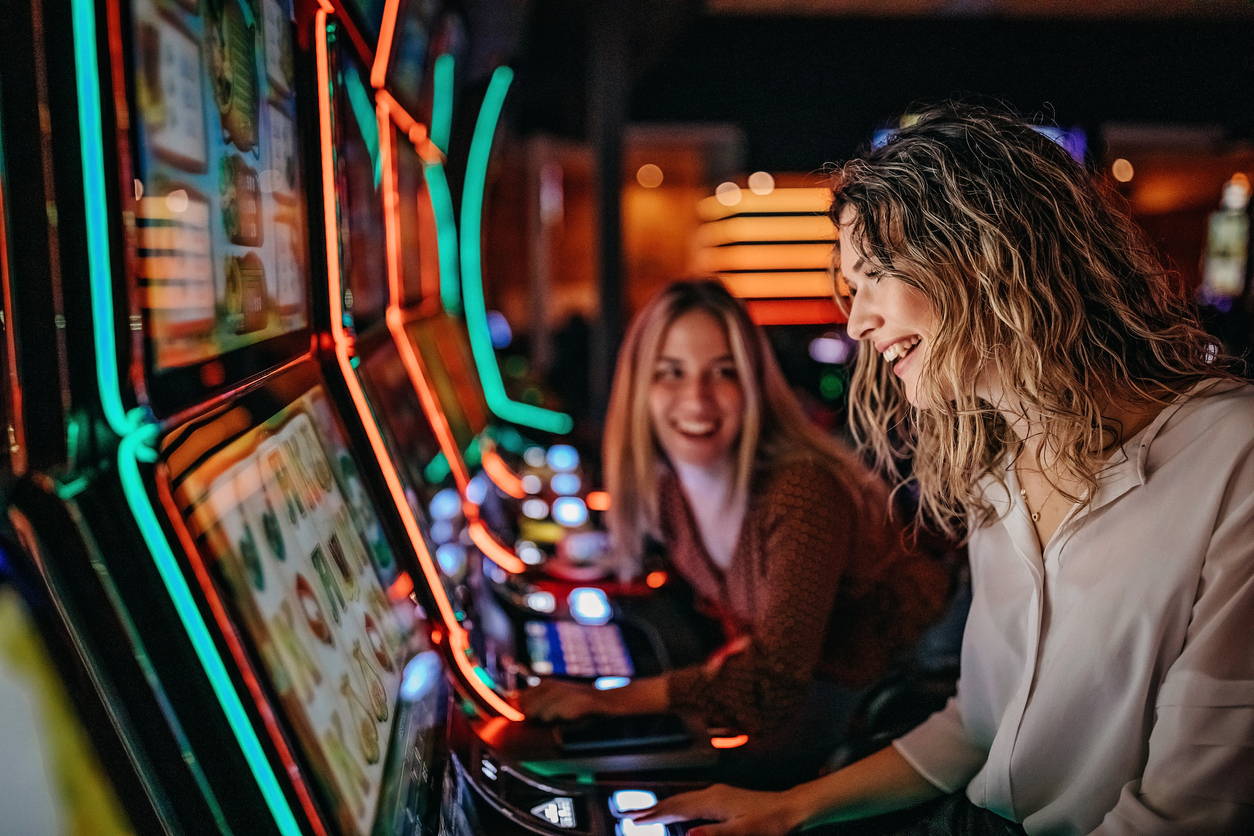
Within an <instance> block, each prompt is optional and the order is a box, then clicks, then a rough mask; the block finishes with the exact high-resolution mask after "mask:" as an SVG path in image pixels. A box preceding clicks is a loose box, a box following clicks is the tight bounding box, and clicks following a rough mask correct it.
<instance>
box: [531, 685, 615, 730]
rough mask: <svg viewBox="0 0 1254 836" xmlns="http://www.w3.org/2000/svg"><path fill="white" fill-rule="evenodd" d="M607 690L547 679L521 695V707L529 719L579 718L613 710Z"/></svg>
mask: <svg viewBox="0 0 1254 836" xmlns="http://www.w3.org/2000/svg"><path fill="white" fill-rule="evenodd" d="M608 702H609V701H608V700H606V699H605V692H604V691H598V690H597V689H596V688H593V687H592V686H591V685H583V684H581V683H578V682H566V681H563V680H560V679H546V680H544V681H543V682H541V683H540V684H539V685H536V686H535V687H533V688H528V689H527V690H526V691H523V692H522V693H521V694H519V695H518V708H519V709H520V710H521V711H522V713H523V714H526V715H527V717H528V719H532V720H539V721H541V722H543V723H550V722H553V721H554V720H578V719H579V718H580V717H587V716H588V715H589V714H609V713H610V711H609V708H610V706H609V705H608Z"/></svg>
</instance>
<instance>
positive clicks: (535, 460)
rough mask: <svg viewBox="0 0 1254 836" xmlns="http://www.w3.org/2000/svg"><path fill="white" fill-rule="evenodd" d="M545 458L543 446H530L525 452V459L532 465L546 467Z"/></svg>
mask: <svg viewBox="0 0 1254 836" xmlns="http://www.w3.org/2000/svg"><path fill="white" fill-rule="evenodd" d="M544 460H545V455H544V448H543V447H528V448H527V450H526V451H525V452H524V453H523V461H525V462H526V463H527V464H528V465H529V466H530V467H544Z"/></svg>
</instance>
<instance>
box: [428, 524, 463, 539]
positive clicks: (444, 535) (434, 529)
mask: <svg viewBox="0 0 1254 836" xmlns="http://www.w3.org/2000/svg"><path fill="white" fill-rule="evenodd" d="M456 533H457V532H456V531H455V530H454V529H453V524H452V523H451V522H449V521H448V520H436V521H435V522H433V523H431V539H432V540H434V541H436V542H437V543H447V542H448V541H449V540H452V539H453V536H454V535H455V534H456Z"/></svg>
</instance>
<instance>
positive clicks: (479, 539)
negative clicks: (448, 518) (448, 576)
mask: <svg viewBox="0 0 1254 836" xmlns="http://www.w3.org/2000/svg"><path fill="white" fill-rule="evenodd" d="M469 533H470V542H472V543H474V544H475V545H476V546H478V547H479V551H481V552H483V553H484V554H485V555H487V557H488V559H489V560H491V561H492V562H493V563H495V564H496V565H497V566H500V567H501V568H502V569H504V570H505V571H506V572H513V573H514V574H515V575H521V574H522V573H523V572H526V571H527V564H526V563H523V562H522V558H520V557H519V556H518V555H516V554H514V552H513V551H512V550H510V548H509V547H508V546H506V545H504V544H503V543H501V541H500V540H498V539H496V537H495V536H494V535H493V534H492V532H491V531H488V527H487V526H486V525H484V524H483V520H481V519H479V517H478V516H477V515H476V516H475V518H474V519H472V520H470V526H469Z"/></svg>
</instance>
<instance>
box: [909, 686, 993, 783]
mask: <svg viewBox="0 0 1254 836" xmlns="http://www.w3.org/2000/svg"><path fill="white" fill-rule="evenodd" d="M893 748H894V749H896V750H897V753H898V754H899V755H901V756H902V757H903V758H905V759H906V761H907V762H908V763H909V764H910V765H911V766H913V767H914V768H915V771H916V772H918V773H919V774H920V775H922V776H923V777H924V778H926V779H927V780H928V782H929V783H931V784H932V785H933V786H935V787H937V788H938V789H940V790H942V791H944V792H947V793H954V792H958V791H959V790H961V789H963V788H964V787H965V786H966V785H967V784H968V783H969V782H970V781H971V779H972V778H974V777H975V774H976V773H977V772H979V771H980V768H981V767H982V766H984V761H985V760H986V759H987V758H988V753H987V752H985V751H984V750H983V749H981V748H979V747H978V746H976V745H975V744H973V743H971V741H970V740H969V739H968V738H967V734H966V731H965V729H964V728H963V725H962V708H961V706H960V705H959V701H958V697H951V698H950V700H949V702H948V703H947V704H946V705H945V707H944V708H942V709H941V710H940V711H938V712H936V713H935V714H933V715H932V716H931V717H929V718H928V719H926V720H924V721H923V723H921V724H920V725H918V726H916V727H915V728H914V729H912V730H911V731H909V732H906V733H905V734H904V735H902V736H901V737H899V738H897V739H896V740H894V741H893Z"/></svg>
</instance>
